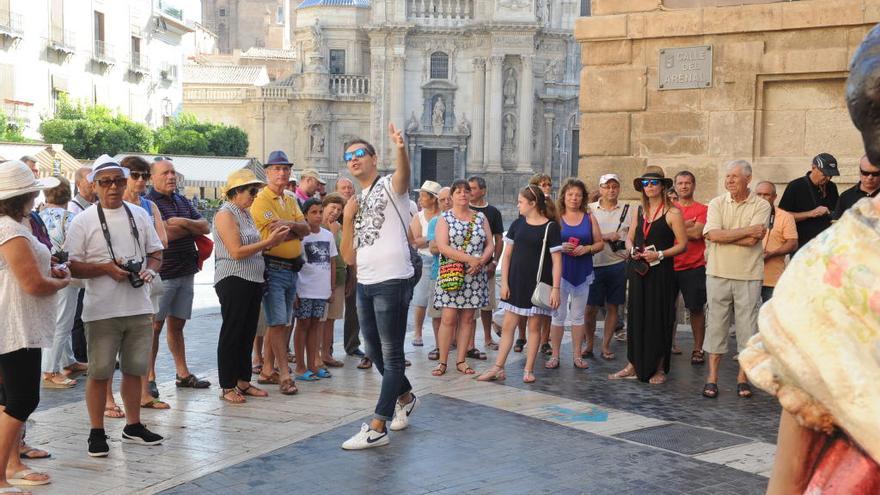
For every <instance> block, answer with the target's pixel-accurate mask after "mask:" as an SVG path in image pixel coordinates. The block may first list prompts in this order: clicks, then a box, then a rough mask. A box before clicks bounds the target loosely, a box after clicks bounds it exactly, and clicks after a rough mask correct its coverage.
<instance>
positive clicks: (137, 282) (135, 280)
mask: <svg viewBox="0 0 880 495" xmlns="http://www.w3.org/2000/svg"><path fill="white" fill-rule="evenodd" d="M128 283H130V284H131V286H132V287H134V288H135V289H137V288H138V287H143V286H144V279H142V278H141V277H140V276H139V275H138V274H137V273H129V274H128Z"/></svg>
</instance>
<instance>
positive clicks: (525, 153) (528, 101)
mask: <svg viewBox="0 0 880 495" xmlns="http://www.w3.org/2000/svg"><path fill="white" fill-rule="evenodd" d="M520 58H521V60H522V83H521V84H520V92H519V95H520V96H519V101H520V103H519V146H517V148H518V150H517V151H518V152H519V153H518V155H519V156H518V158H519V159H518V160H517V169H518V171H520V172H531V171H532V119H533V117H534V116H533V115H532V112H533V111H534V110H533V109H534V102H535V95H534V91H533V90H532V83H533V81H534V78H535V76H534V74H532V58H531V57H530V56H529V55H523V56H522V57H520Z"/></svg>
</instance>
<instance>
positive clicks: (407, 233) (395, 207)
mask: <svg viewBox="0 0 880 495" xmlns="http://www.w3.org/2000/svg"><path fill="white" fill-rule="evenodd" d="M382 187H383V188H384V189H385V192H386V193H387V194H388V201H391V206H393V207H394V211H395V212H396V213H397V218H398V219H399V220H400V225H402V226H403V235H405V236H406V241H407V242H412V239H410V237H409V229H408V228H407V226H406V222H404V221H403V215H401V214H400V210H398V209H397V202H395V201H394V195H393V194H391V191H389V190H388V186H386V185H385V183H384V182H383V183H382Z"/></svg>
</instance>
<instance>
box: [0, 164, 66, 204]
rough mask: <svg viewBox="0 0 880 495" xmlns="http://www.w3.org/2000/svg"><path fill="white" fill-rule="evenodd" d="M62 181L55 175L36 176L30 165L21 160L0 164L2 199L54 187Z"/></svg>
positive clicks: (0, 198) (0, 191) (0, 193)
mask: <svg viewBox="0 0 880 495" xmlns="http://www.w3.org/2000/svg"><path fill="white" fill-rule="evenodd" d="M60 183H61V182H60V181H59V180H58V179H57V178H55V177H46V178H45V179H37V178H35V177H34V173H33V172H32V171H31V169H30V167H28V166H27V165H25V163H24V162H23V161H21V160H9V161H8V162H3V163H2V164H0V200H3V199H9V198H14V197H16V196H21V195H22V194H27V193H32V192H37V191H43V190H46V189H52V188H53V187H57V186H58V184H60Z"/></svg>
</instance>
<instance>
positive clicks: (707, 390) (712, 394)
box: [703, 382, 718, 399]
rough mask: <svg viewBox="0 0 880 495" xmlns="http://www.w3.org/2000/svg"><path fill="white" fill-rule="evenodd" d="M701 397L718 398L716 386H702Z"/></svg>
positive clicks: (708, 384)
mask: <svg viewBox="0 0 880 495" xmlns="http://www.w3.org/2000/svg"><path fill="white" fill-rule="evenodd" d="M703 397H707V398H709V399H714V398H716V397H718V384H716V383H711V382H710V383H707V384H705V385H703Z"/></svg>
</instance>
